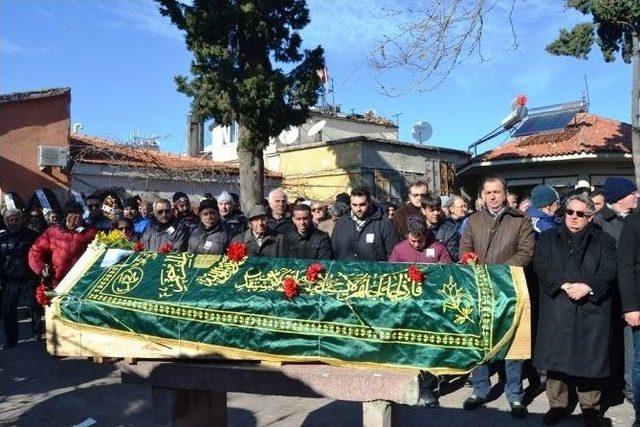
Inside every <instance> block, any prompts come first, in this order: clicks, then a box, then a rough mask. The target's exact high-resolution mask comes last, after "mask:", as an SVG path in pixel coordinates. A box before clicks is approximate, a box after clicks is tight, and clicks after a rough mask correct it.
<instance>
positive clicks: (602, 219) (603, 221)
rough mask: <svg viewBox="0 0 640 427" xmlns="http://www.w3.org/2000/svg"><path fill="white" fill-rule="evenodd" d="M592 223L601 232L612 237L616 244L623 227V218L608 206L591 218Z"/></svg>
mask: <svg viewBox="0 0 640 427" xmlns="http://www.w3.org/2000/svg"><path fill="white" fill-rule="evenodd" d="M593 223H594V224H597V225H598V226H599V227H600V228H602V231H604V232H605V233H607V234H608V235H609V236H611V237H613V238H614V239H615V240H616V243H618V240H620V233H621V232H622V226H623V225H624V218H623V217H621V216H620V215H618V214H617V213H616V211H614V210H613V209H611V208H610V207H609V206H605V207H604V208H602V209H601V210H599V211H598V212H597V213H596V214H595V215H594V216H593Z"/></svg>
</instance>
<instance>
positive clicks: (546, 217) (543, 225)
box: [525, 184, 560, 237]
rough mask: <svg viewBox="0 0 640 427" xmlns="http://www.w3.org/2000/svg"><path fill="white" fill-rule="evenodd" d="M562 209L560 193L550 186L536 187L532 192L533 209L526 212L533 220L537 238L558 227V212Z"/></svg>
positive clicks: (532, 223)
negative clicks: (544, 232)
mask: <svg viewBox="0 0 640 427" xmlns="http://www.w3.org/2000/svg"><path fill="white" fill-rule="evenodd" d="M559 207H560V196H559V195H558V192H557V191H556V190H555V189H554V188H553V187H549V186H548V185H542V184H541V185H536V186H535V187H533V190H531V207H530V208H528V209H527V210H526V212H525V215H527V216H528V217H529V218H531V226H532V227H533V231H534V232H535V233H536V237H538V235H539V234H540V233H542V232H543V231H547V230H549V229H551V228H554V227H555V226H556V225H558V223H557V221H556V212H557V211H558V208H559Z"/></svg>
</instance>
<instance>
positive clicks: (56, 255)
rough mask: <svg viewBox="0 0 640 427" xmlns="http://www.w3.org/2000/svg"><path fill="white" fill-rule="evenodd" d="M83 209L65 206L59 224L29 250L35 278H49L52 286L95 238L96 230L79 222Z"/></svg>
mask: <svg viewBox="0 0 640 427" xmlns="http://www.w3.org/2000/svg"><path fill="white" fill-rule="evenodd" d="M83 213H84V209H83V208H82V206H80V205H79V204H77V203H72V202H70V203H67V204H66V205H65V206H64V209H63V221H62V222H61V224H60V225H56V226H54V227H49V228H47V229H46V230H45V232H44V233H42V234H41V235H40V237H38V238H37V239H36V241H35V242H34V243H33V246H31V249H30V250H29V267H31V270H32V271H33V272H34V273H35V274H37V275H38V276H42V277H43V278H47V279H51V283H52V285H53V286H54V287H55V286H57V285H58V283H60V281H61V280H62V279H63V278H64V276H65V275H66V274H67V273H68V272H69V270H71V267H73V265H74V264H75V263H76V262H77V261H78V260H79V259H80V257H81V256H82V254H83V253H84V251H85V250H86V249H87V246H89V243H91V241H92V240H93V238H94V237H95V235H96V229H95V228H93V227H90V226H88V225H86V224H85V223H84V221H83V219H82V214H83Z"/></svg>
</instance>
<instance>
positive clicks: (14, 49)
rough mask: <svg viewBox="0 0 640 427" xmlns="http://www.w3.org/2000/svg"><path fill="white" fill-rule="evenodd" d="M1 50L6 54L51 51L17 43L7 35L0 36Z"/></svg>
mask: <svg viewBox="0 0 640 427" xmlns="http://www.w3.org/2000/svg"><path fill="white" fill-rule="evenodd" d="M0 52H1V53H3V54H5V55H34V54H41V53H48V52H50V50H49V49H45V48H41V47H30V46H25V45H21V44H18V43H15V42H13V41H11V40H9V39H8V38H6V37H1V38H0Z"/></svg>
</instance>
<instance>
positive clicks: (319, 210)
mask: <svg viewBox="0 0 640 427" xmlns="http://www.w3.org/2000/svg"><path fill="white" fill-rule="evenodd" d="M292 216H293V213H292ZM311 216H312V217H313V218H312V220H313V225H314V226H315V227H316V228H317V227H318V226H319V225H320V224H322V223H323V222H324V221H326V220H327V219H328V217H327V205H326V204H324V203H322V202H320V201H317V200H316V201H313V202H311Z"/></svg>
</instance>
